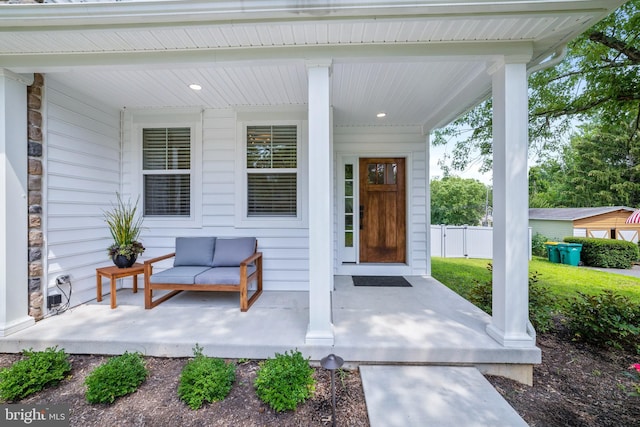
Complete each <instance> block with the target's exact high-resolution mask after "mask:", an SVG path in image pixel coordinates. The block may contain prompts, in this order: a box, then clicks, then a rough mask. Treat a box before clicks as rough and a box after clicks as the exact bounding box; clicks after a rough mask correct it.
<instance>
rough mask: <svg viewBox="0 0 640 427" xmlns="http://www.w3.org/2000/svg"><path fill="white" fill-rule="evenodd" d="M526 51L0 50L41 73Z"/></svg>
mask: <svg viewBox="0 0 640 427" xmlns="http://www.w3.org/2000/svg"><path fill="white" fill-rule="evenodd" d="M522 52H528V53H529V55H530V54H532V53H533V43H531V42H530V41H515V42H500V43H496V42H440V43H438V44H429V43H403V44H386V45H383V44H370V45H366V44H364V45H363V44H357V45H346V46H342V45H340V46H337V45H334V46H327V45H314V46H278V47H269V48H268V49H265V48H264V47H239V48H233V47H231V48H230V47H224V48H198V49H193V50H179V49H176V50H158V51H111V52H98V53H96V52H61V53H46V54H42V53H34V54H28V53H25V54H20V55H11V54H6V55H0V59H2V63H3V64H4V66H6V67H8V68H11V69H12V70H13V71H25V72H26V71H34V70H37V71H38V72H42V73H50V72H60V71H68V70H70V69H72V68H77V67H89V68H91V67H95V68H96V69H97V70H100V71H105V70H108V67H125V69H140V68H141V67H142V68H147V67H149V66H157V67H167V66H169V65H171V64H175V63H176V62H181V63H184V64H194V65H202V66H215V65H216V64H222V65H224V66H225V67H229V66H231V67H232V66H246V65H247V63H248V62H249V63H252V64H255V63H256V61H259V62H260V63H261V64H279V63H283V62H286V63H290V62H291V61H295V62H298V63H300V64H301V63H302V59H301V58H306V59H308V60H311V61H315V62H318V61H322V60H324V58H327V57H331V58H333V61H334V62H335V63H358V62H360V61H370V60H371V58H388V60H390V61H391V60H393V61H394V62H412V61H417V60H419V61H469V60H475V61H477V62H478V63H479V64H481V65H482V67H481V68H482V69H484V64H485V62H486V61H487V60H496V59H498V58H500V57H502V55H505V54H513V55H520V54H521V53H522Z"/></svg>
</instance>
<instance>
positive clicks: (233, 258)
mask: <svg viewBox="0 0 640 427" xmlns="http://www.w3.org/2000/svg"><path fill="white" fill-rule="evenodd" d="M255 250H256V238H255V237H237V238H233V239H218V240H217V241H216V251H215V253H214V255H213V266H214V267H238V266H240V263H241V262H242V261H244V260H245V259H247V258H249V257H250V256H251V255H253V253H254V252H255Z"/></svg>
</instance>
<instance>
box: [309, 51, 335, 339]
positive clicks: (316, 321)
mask: <svg viewBox="0 0 640 427" xmlns="http://www.w3.org/2000/svg"><path fill="white" fill-rule="evenodd" d="M307 72H308V75H309V100H308V102H309V112H308V114H309V326H308V329H307V335H306V338H305V342H306V343H307V344H310V345H333V342H334V333H333V324H332V322H331V320H332V319H331V290H332V289H333V261H332V260H333V220H332V218H333V215H332V210H331V209H332V206H333V203H332V200H333V198H332V188H333V172H332V166H333V147H332V145H331V143H332V130H331V125H332V124H331V61H323V62H314V63H307Z"/></svg>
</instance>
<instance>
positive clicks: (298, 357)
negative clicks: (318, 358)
mask: <svg viewBox="0 0 640 427" xmlns="http://www.w3.org/2000/svg"><path fill="white" fill-rule="evenodd" d="M254 386H255V389H256V394H257V395H258V397H259V398H260V400H262V401H263V402H264V403H266V404H268V405H269V406H271V408H272V409H274V410H275V411H277V412H282V411H287V410H294V409H296V408H297V407H298V404H299V403H302V402H304V401H305V400H307V399H308V398H310V397H311V396H312V395H313V393H314V392H315V389H316V381H315V379H314V377H313V368H311V366H309V359H305V358H304V357H302V353H300V352H299V351H295V352H293V351H291V353H290V354H288V353H287V352H286V351H285V353H284V354H279V353H276V358H275V359H267V360H265V361H263V362H261V363H260V370H259V371H258V373H257V375H256V380H255V383H254Z"/></svg>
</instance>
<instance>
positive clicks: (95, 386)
mask: <svg viewBox="0 0 640 427" xmlns="http://www.w3.org/2000/svg"><path fill="white" fill-rule="evenodd" d="M146 378H147V368H146V367H145V366H144V359H143V358H142V355H141V354H140V353H129V352H125V353H124V354H123V355H121V356H115V357H112V358H110V359H109V360H108V361H107V362H105V363H103V364H102V365H100V366H98V367H97V368H96V369H94V370H93V372H91V373H90V374H89V375H88V376H87V378H86V379H85V384H86V386H87V392H86V394H85V396H86V398H87V401H88V402H89V403H113V401H114V400H116V397H120V396H125V395H127V394H129V393H133V392H134V391H136V390H137V389H138V387H139V386H140V384H142V382H143V381H144V380H145V379H146Z"/></svg>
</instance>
